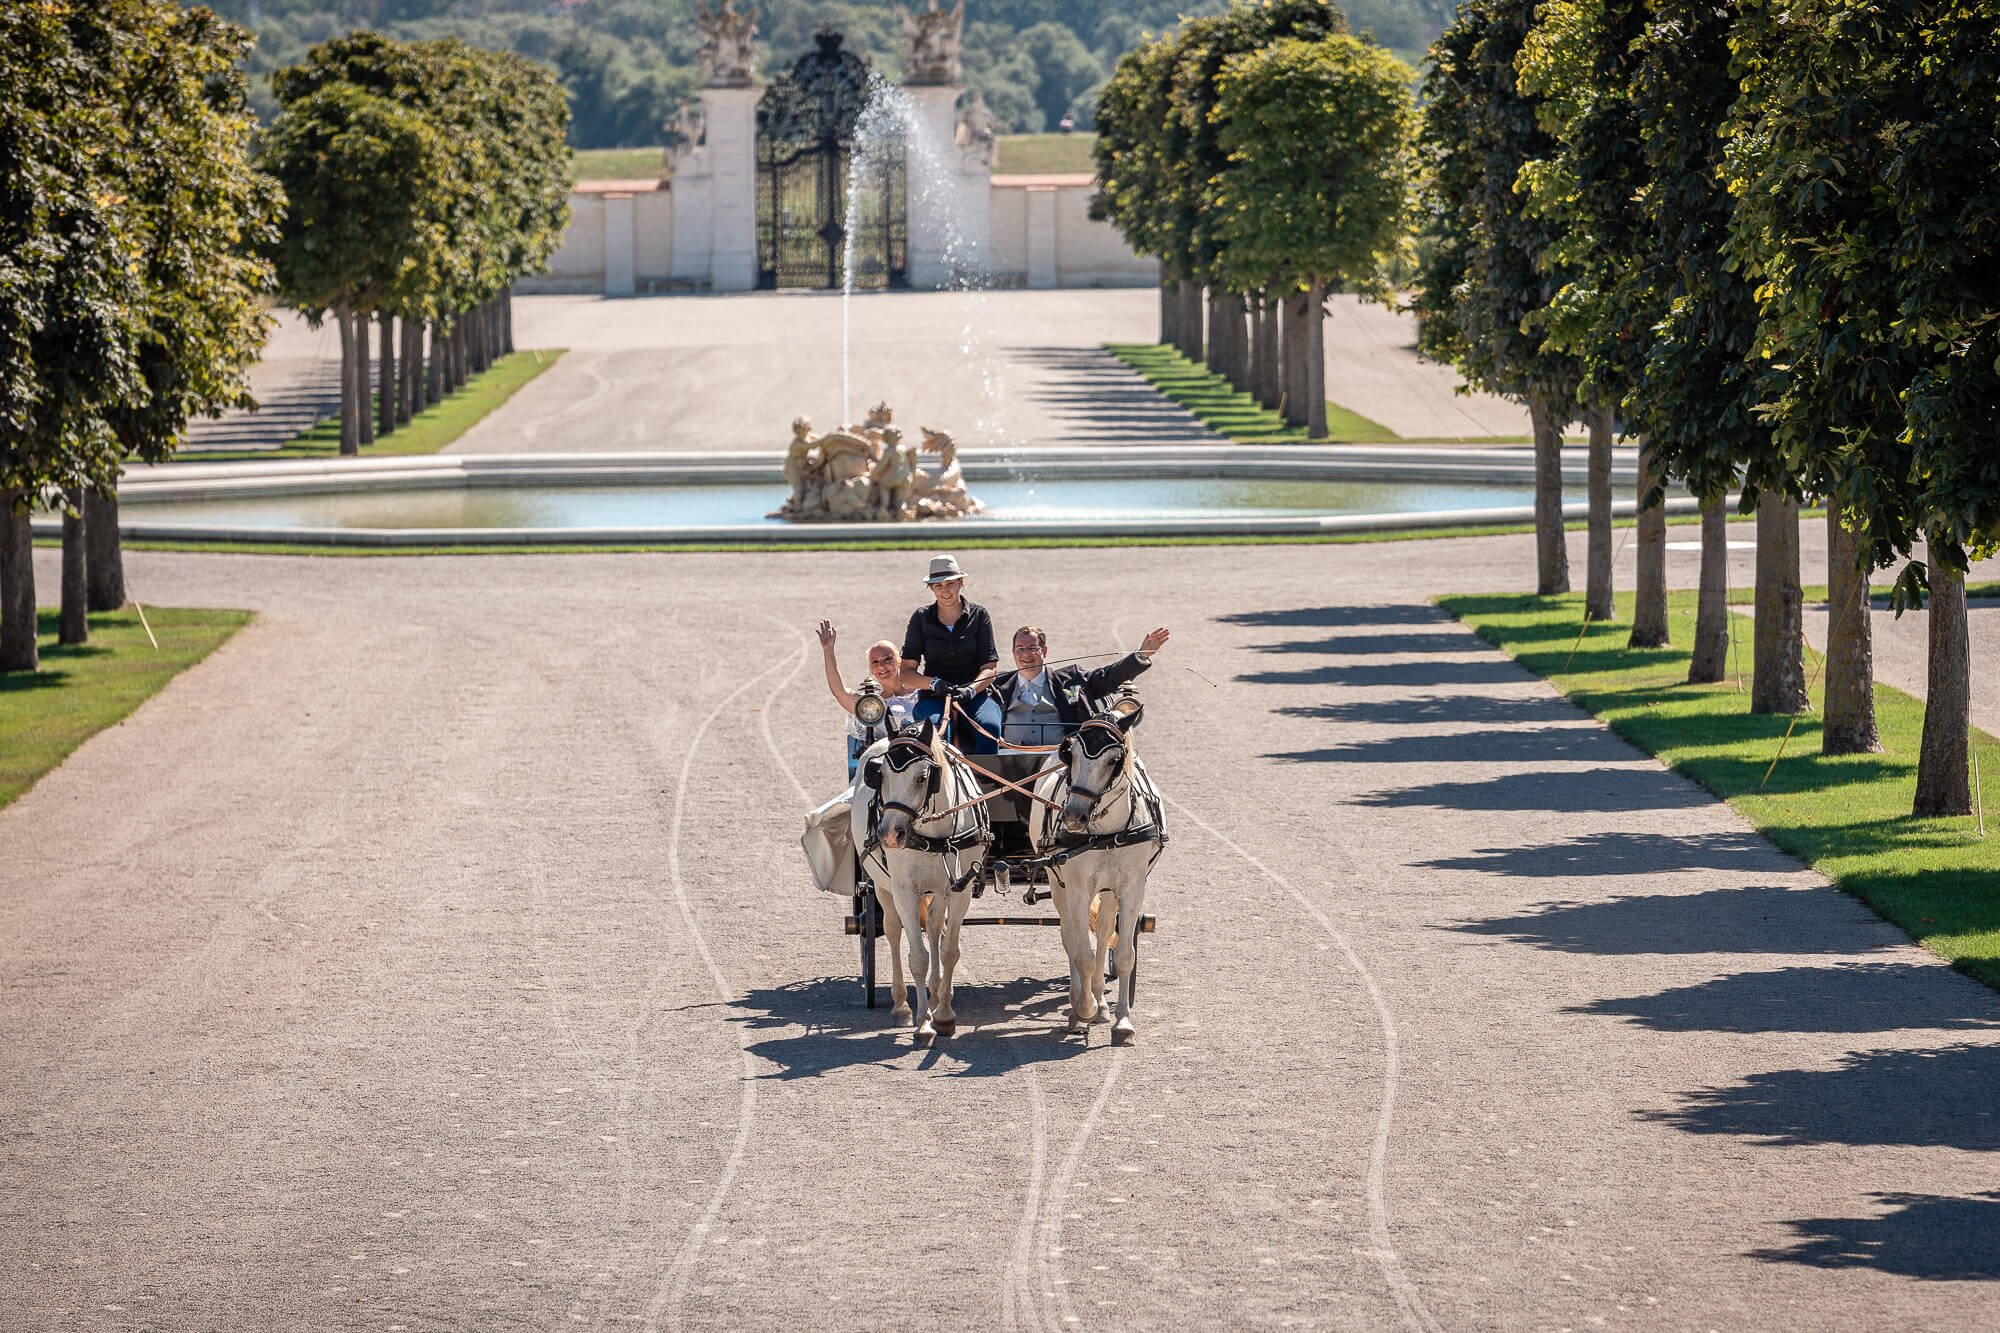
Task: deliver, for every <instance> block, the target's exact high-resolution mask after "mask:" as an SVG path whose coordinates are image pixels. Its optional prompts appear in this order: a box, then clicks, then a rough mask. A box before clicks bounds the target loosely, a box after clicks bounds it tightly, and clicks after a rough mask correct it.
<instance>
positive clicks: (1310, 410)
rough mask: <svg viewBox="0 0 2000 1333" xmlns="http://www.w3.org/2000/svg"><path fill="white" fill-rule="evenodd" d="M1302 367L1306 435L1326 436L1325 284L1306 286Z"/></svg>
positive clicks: (1311, 438) (1317, 438)
mask: <svg viewBox="0 0 2000 1333" xmlns="http://www.w3.org/2000/svg"><path fill="white" fill-rule="evenodd" d="M1305 317H1306V318H1305V325H1306V327H1305V347H1304V348H1303V349H1302V350H1303V353H1304V357H1303V359H1304V361H1305V368H1304V373H1303V374H1302V376H1301V380H1302V383H1301V384H1300V386H1299V389H1300V392H1302V393H1303V394H1305V396H1306V401H1305V404H1304V406H1305V417H1306V438H1307V439H1309V440H1323V439H1325V438H1326V288H1325V287H1323V286H1321V285H1320V284H1319V283H1317V282H1315V283H1313V284H1312V285H1311V286H1310V287H1308V288H1306V308H1305Z"/></svg>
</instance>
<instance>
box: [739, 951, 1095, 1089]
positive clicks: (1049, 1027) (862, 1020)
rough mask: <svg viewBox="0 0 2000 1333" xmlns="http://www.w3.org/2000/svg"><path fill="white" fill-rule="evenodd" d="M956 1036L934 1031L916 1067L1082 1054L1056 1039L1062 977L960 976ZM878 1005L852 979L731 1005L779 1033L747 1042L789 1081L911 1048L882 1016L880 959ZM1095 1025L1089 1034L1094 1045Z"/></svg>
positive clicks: (945, 1068) (817, 982)
mask: <svg viewBox="0 0 2000 1333" xmlns="http://www.w3.org/2000/svg"><path fill="white" fill-rule="evenodd" d="M954 992H955V993H954V996H953V999H954V1004H955V1007H956V1008H957V1010H958V1033H957V1035H956V1036H952V1037H940V1038H938V1039H937V1042H936V1044H935V1045H934V1046H933V1047H932V1048H931V1050H930V1051H929V1052H928V1053H926V1055H925V1059H924V1067H925V1068H926V1069H930V1068H933V1067H935V1068H938V1069H939V1070H940V1071H941V1072H944V1073H948V1074H950V1075H953V1076H957V1077H966V1076H971V1077H978V1078H992V1077H997V1076H1000V1075H1004V1074H1008V1073H1011V1072H1012V1071H1014V1070H1016V1069H1019V1068H1021V1067H1022V1066H1024V1065H1029V1064H1040V1063H1044V1062H1047V1061H1051V1060H1067V1059H1070V1058H1072V1057H1074V1056H1078V1055H1082V1054H1083V1053H1084V1050H1085V1045H1086V1043H1085V1041H1084V1039H1082V1038H1065V1037H1064V1036H1063V1025H1064V1016H1065V1015H1066V1014H1067V1011H1068V1008H1069V988H1068V983H1067V981H1066V980H1065V981H1051V980H1049V979H1048V978H1046V977H1019V978H1016V979H1015V980H1013V981H1007V982H999V983H990V984H980V983H972V982H967V981H964V980H961V981H959V983H958V984H957V986H956V987H955V988H954ZM878 1004H879V1007H877V1008H874V1009H870V1008H868V1007H867V1006H866V1005H865V1004H864V1003H863V1001H862V998H861V988H860V984H859V983H858V982H857V981H856V980H855V979H854V978H852V977H817V978H814V979H812V980H810V981H795V982H791V983H789V984H787V985H783V986H770V987H764V988H760V989H757V990H752V991H749V992H747V993H746V994H745V995H744V996H743V997H742V998H741V999H739V1000H736V1001H735V1002H734V1003H733V1005H732V1007H733V1008H735V1009H736V1010H738V1011H739V1012H738V1016H737V1018H736V1020H735V1021H737V1022H741V1023H746V1024H748V1025H749V1026H750V1028H751V1029H752V1030H753V1031H759V1032H761V1031H767V1030H769V1031H774V1032H776V1031H782V1032H783V1033H784V1035H782V1036H778V1035H774V1036H771V1037H768V1038H766V1039H764V1040H762V1041H756V1042H752V1043H751V1045H750V1053H751V1054H752V1055H754V1056H756V1057H758V1058H759V1059H762V1060H768V1061H770V1062H771V1063H772V1064H774V1065H776V1066H778V1069H777V1072H775V1073H772V1074H767V1075H764V1077H766V1078H772V1079H777V1080H779V1081H780V1082H789V1081H791V1080H793V1079H800V1078H818V1077H819V1076H820V1075H822V1074H828V1073H832V1072H834V1071H836V1070H841V1069H849V1068H853V1067H855V1066H858V1065H883V1066H890V1065H894V1064H897V1063H899V1062H900V1061H902V1060H903V1059H904V1058H905V1057H907V1056H908V1055H909V1054H910V1052H911V1049H912V1047H911V1045H910V1029H909V1028H907V1027H905V1026H903V1025H902V1024H900V1023H897V1022H896V1021H894V1020H893V1019H891V1018H890V1016H889V1010H890V998H889V968H888V960H887V959H884V960H883V961H882V990H881V999H880V1000H879V1002H878ZM1104 1031H1105V1029H1104V1028H1102V1027H1101V1026H1100V1027H1099V1028H1097V1029H1096V1030H1095V1033H1096V1037H1097V1041H1098V1044H1100V1045H1101V1044H1103V1042H1104V1040H1105V1038H1104V1036H1103V1033H1104Z"/></svg>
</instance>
